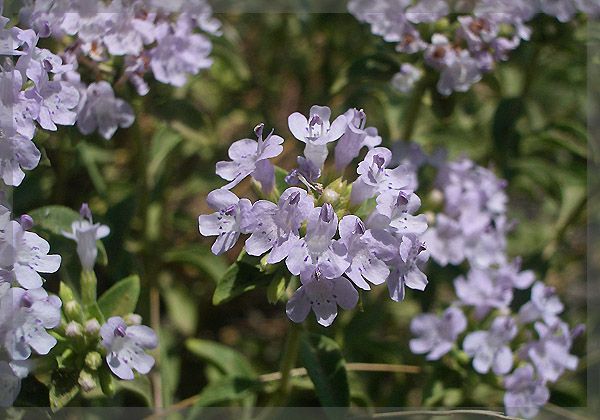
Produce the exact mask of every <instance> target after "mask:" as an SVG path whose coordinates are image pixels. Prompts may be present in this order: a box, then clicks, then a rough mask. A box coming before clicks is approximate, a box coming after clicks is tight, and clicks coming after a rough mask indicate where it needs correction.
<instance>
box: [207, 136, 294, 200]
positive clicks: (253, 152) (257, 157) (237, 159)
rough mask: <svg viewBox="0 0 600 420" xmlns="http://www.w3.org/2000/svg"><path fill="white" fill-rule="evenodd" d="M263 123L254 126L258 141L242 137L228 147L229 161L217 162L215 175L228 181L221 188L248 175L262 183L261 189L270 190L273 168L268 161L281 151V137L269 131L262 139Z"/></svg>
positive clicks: (273, 181) (228, 187) (231, 185)
mask: <svg viewBox="0 0 600 420" xmlns="http://www.w3.org/2000/svg"><path fill="white" fill-rule="evenodd" d="M263 130H264V124H259V125H258V126H256V128H255V133H256V136H257V138H258V141H256V140H252V139H242V140H238V141H236V142H234V143H233V144H232V145H231V146H230V147H229V158H230V159H231V161H221V162H217V175H219V176H220V177H221V178H223V179H225V180H227V181H230V182H229V183H228V184H227V185H225V186H224V187H223V188H225V189H231V188H233V187H235V186H236V185H237V184H239V183H240V182H241V181H243V180H244V178H246V177H247V176H248V175H252V177H253V178H254V179H256V180H257V181H259V182H260V183H261V184H262V187H263V191H265V192H266V193H268V192H270V191H271V189H272V188H273V186H274V183H275V169H274V168H273V165H272V164H271V163H270V162H269V159H272V158H274V157H276V156H279V155H280V154H281V152H282V151H283V146H282V145H281V144H282V143H283V138H281V137H280V136H277V135H274V134H273V132H272V131H271V133H269V135H268V136H267V138H266V139H264V140H263V137H262V136H263Z"/></svg>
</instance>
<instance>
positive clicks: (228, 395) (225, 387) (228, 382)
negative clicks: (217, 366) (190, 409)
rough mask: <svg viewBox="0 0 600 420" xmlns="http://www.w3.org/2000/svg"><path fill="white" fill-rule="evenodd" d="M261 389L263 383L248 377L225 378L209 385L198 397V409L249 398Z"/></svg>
mask: <svg viewBox="0 0 600 420" xmlns="http://www.w3.org/2000/svg"><path fill="white" fill-rule="evenodd" d="M260 387H261V382H259V381H257V380H252V379H248V378H246V377H230V376H228V377H224V378H222V379H220V380H218V381H215V382H212V383H209V384H208V385H207V386H206V387H204V389H203V390H202V392H201V393H200V394H199V395H198V400H197V401H196V404H195V406H196V407H207V406H211V405H217V404H222V403H225V402H230V401H239V400H241V399H244V398H246V397H248V396H249V395H250V394H251V393H252V392H253V391H257V390H258V389H260Z"/></svg>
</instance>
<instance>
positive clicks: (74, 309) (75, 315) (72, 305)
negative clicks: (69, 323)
mask: <svg viewBox="0 0 600 420" xmlns="http://www.w3.org/2000/svg"><path fill="white" fill-rule="evenodd" d="M65 315H66V316H67V318H68V319H70V320H80V319H81V316H82V315H83V312H82V311H81V305H80V304H79V302H77V301H76V300H71V301H69V302H67V303H65Z"/></svg>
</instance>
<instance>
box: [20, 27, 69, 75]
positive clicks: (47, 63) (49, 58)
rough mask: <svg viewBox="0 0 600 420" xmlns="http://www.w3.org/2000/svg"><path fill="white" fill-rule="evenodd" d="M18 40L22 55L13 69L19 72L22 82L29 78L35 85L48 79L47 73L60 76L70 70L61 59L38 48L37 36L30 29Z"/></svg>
mask: <svg viewBox="0 0 600 420" xmlns="http://www.w3.org/2000/svg"><path fill="white" fill-rule="evenodd" d="M19 38H20V39H21V40H22V41H23V43H24V45H25V46H26V47H25V48H24V54H23V55H21V56H20V57H19V59H18V60H17V63H16V65H15V69H17V70H19V71H20V72H21V75H22V77H23V80H25V79H26V78H29V79H30V80H31V81H33V82H34V83H35V84H36V85H37V84H38V83H40V81H41V80H43V79H47V78H48V73H52V74H61V73H64V72H66V71H69V70H72V68H73V66H72V65H71V64H63V61H62V58H60V57H59V56H58V55H56V54H54V53H52V52H51V51H49V50H47V49H43V48H38V47H37V46H36V45H37V42H38V40H39V36H38V34H36V33H35V32H34V31H32V30H31V29H28V30H25V31H22V32H21V34H20V35H19Z"/></svg>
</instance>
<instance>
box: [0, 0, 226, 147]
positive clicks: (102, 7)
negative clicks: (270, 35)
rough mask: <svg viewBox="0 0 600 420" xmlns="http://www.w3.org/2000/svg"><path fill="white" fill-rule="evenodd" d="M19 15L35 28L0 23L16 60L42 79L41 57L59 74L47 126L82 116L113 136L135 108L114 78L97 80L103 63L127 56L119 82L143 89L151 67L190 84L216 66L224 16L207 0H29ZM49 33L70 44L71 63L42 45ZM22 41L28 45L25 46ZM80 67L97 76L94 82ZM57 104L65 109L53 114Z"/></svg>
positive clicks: (88, 128)
mask: <svg viewBox="0 0 600 420" xmlns="http://www.w3.org/2000/svg"><path fill="white" fill-rule="evenodd" d="M169 3H176V2H169ZM20 21H21V24H22V25H24V26H25V27H28V28H31V29H28V30H25V31H20V30H7V29H1V30H2V38H1V39H7V42H3V43H2V45H3V47H2V51H4V50H6V54H11V55H18V56H19V59H18V65H17V67H18V68H19V69H20V70H21V71H22V72H24V73H26V74H27V75H28V77H30V78H31V79H32V80H34V81H35V82H36V85H37V84H39V82H38V80H40V79H43V76H41V75H40V73H43V71H40V66H39V64H41V65H42V67H43V68H44V71H46V72H50V73H54V74H59V79H60V81H58V80H57V82H56V83H53V82H51V83H50V84H48V83H46V84H44V85H43V88H40V89H43V90H42V91H40V93H41V94H42V95H41V96H42V97H43V98H45V99H46V100H45V102H46V104H47V108H49V110H48V112H46V111H45V110H42V112H41V117H40V119H41V120H40V124H41V125H42V127H44V128H46V129H50V130H52V129H56V128H55V127H54V124H65V122H70V124H73V122H74V121H75V120H79V122H78V127H79V129H80V130H81V132H82V133H84V134H90V133H92V132H94V131H96V130H98V132H99V133H100V135H101V136H103V137H104V138H107V139H109V138H111V137H112V136H113V135H114V133H115V131H116V129H117V128H118V127H128V126H129V125H131V124H132V123H133V119H134V116H133V112H132V110H131V107H130V106H129V105H128V104H127V103H126V102H125V101H124V100H122V99H120V98H117V97H115V95H114V92H113V90H112V87H111V86H110V84H109V83H107V82H109V81H110V80H98V76H99V75H100V74H101V73H102V71H100V70H99V67H100V66H101V65H106V64H107V63H109V64H108V65H110V66H114V64H113V63H112V60H111V59H112V58H113V57H123V63H124V65H123V66H122V68H120V69H119V68H117V69H115V70H116V71H115V73H119V74H120V76H117V78H115V85H121V84H122V83H123V82H126V81H129V82H131V84H132V86H133V87H134V88H135V90H136V91H137V93H138V94H139V95H146V94H147V93H148V91H149V85H148V83H147V82H146V80H145V79H146V77H145V76H146V74H148V73H151V74H152V75H153V76H154V79H155V80H157V81H159V82H161V83H166V84H170V85H173V86H183V85H184V84H185V83H186V82H187V80H188V78H189V77H190V76H193V75H196V74H198V73H199V72H200V71H201V70H203V69H207V68H209V67H210V66H211V64H212V60H211V59H210V53H211V50H212V42H211V40H210V38H209V36H210V35H219V34H220V23H219V21H218V20H216V19H215V18H214V17H213V16H212V9H211V7H210V5H209V4H208V2H207V1H206V0H193V1H186V2H178V3H177V4H172V5H171V4H169V5H166V4H164V2H156V1H146V0H112V1H106V2H104V1H94V0H57V1H51V2H50V1H45V0H30V1H27V2H26V4H25V5H24V6H23V7H22V8H21V11H20ZM11 29H13V28H11ZM34 31H35V32H34ZM47 37H53V38H55V39H57V40H58V41H60V43H61V44H62V45H63V46H64V49H63V51H62V58H63V59H64V60H65V61H66V62H67V63H65V64H64V65H63V63H62V62H61V60H60V57H58V56H56V55H54V54H50V53H49V52H46V51H45V50H40V49H39V48H37V47H35V44H36V43H37V41H38V39H39V38H47ZM21 45H25V47H24V48H23V49H22V50H19V49H18V48H19V47H20V46H21ZM173 51H177V54H173ZM80 66H81V68H80ZM81 70H83V71H82V73H81V74H86V73H89V71H91V72H92V73H93V74H95V75H96V76H97V77H96V78H95V79H94V80H90V82H92V83H91V84H90V85H89V86H88V85H87V84H86V83H85V82H84V80H83V79H82V77H81V75H80V73H79V71H81ZM66 81H70V82H71V83H73V84H75V85H77V86H76V87H77V90H74V89H73V88H70V89H67V88H64V87H63V88H62V91H61V92H60V93H59V92H57V90H58V85H57V83H60V84H61V85H63V84H64V83H65V82H66ZM104 83H106V85H103V84H104ZM77 102H78V104H77ZM73 103H75V105H72V104H73ZM75 106H76V107H77V109H76V110H73V108H74V107H75ZM61 107H62V109H61ZM65 107H68V111H69V112H68V113H67V112H66V110H65V109H64V108H65ZM57 110H58V111H61V112H60V115H57V116H56V117H54V116H53V114H52V112H54V113H58V112H57ZM75 112H76V113H75Z"/></svg>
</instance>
